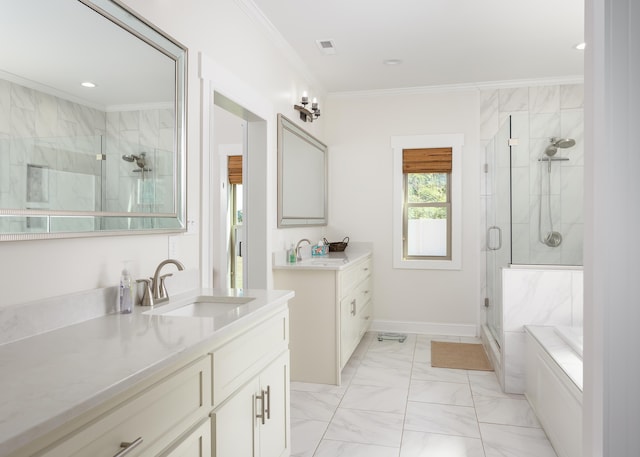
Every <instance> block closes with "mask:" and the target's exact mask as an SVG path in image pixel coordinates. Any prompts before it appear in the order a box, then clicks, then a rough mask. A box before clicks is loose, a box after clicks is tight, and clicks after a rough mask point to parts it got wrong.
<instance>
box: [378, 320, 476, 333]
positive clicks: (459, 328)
mask: <svg viewBox="0 0 640 457" xmlns="http://www.w3.org/2000/svg"><path fill="white" fill-rule="evenodd" d="M370 330H371V331H373V332H394V333H399V332H400V333H418V334H421V335H440V336H466V337H476V336H479V335H478V327H477V326H476V325H469V324H438V323H433V322H405V321H385V320H378V319H376V320H374V321H373V322H372V323H371V328H370Z"/></svg>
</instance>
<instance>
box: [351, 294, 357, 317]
mask: <svg viewBox="0 0 640 457" xmlns="http://www.w3.org/2000/svg"><path fill="white" fill-rule="evenodd" d="M351 315H352V316H355V315H356V299H355V298H354V299H353V301H352V302H351Z"/></svg>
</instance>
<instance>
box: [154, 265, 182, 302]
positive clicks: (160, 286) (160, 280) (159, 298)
mask: <svg viewBox="0 0 640 457" xmlns="http://www.w3.org/2000/svg"><path fill="white" fill-rule="evenodd" d="M168 263H172V264H174V265H175V266H176V267H178V270H180V271H182V270H184V265H182V263H180V262H179V261H177V260H175V259H167V260H163V261H162V262H160V264H159V265H158V267H157V268H156V271H155V273H154V274H153V278H152V281H151V290H152V296H153V302H154V303H163V302H166V301H168V300H169V294H168V293H167V289H166V287H165V286H164V279H165V278H166V277H167V276H171V274H167V275H163V276H160V270H162V267H164V266H165V265H166V264H168Z"/></svg>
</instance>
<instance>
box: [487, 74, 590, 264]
mask: <svg viewBox="0 0 640 457" xmlns="http://www.w3.org/2000/svg"><path fill="white" fill-rule="evenodd" d="M583 92H584V89H583V85H582V84H573V85H552V86H536V87H524V88H511V89H496V90H484V91H481V93H480V98H481V108H480V109H481V114H480V115H481V139H482V140H483V141H484V142H485V144H488V143H489V142H490V141H491V140H492V139H493V138H494V137H495V135H496V134H497V133H498V130H499V128H500V126H502V125H503V124H504V123H505V122H508V118H509V116H511V117H512V132H511V137H512V138H517V139H518V145H517V146H514V147H512V155H511V164H509V163H508V160H509V157H508V156H504V157H502V158H501V157H500V156H499V157H498V163H497V168H498V173H503V174H508V173H509V168H511V173H512V177H511V183H512V186H513V189H512V197H513V211H512V214H511V224H512V233H513V236H512V239H511V242H512V248H513V258H512V263H513V264H521V265H582V244H583V225H584V218H583V206H584V205H583V200H582V196H583V188H584V179H583V177H584V115H583V104H584V96H583ZM551 137H560V138H573V139H575V140H576V145H575V146H574V147H572V148H570V149H560V150H559V152H558V153H557V155H556V157H566V158H568V159H569V160H568V161H562V162H553V163H552V172H551V212H552V220H553V228H554V230H556V231H559V232H560V233H562V235H563V242H562V244H561V245H560V246H558V247H556V248H551V247H548V246H546V245H544V244H542V243H541V242H540V241H539V231H538V221H539V219H540V218H539V210H540V203H541V201H542V211H543V214H542V222H543V224H542V232H543V234H544V233H546V232H547V231H548V230H549V225H548V206H547V205H548V191H547V189H548V181H547V179H548V176H549V174H548V173H547V163H546V162H544V163H541V162H539V161H538V159H539V158H540V157H541V155H542V154H543V153H544V149H545V148H546V147H547V145H548V144H549V139H550V138H551ZM503 178H504V179H502V181H505V180H507V182H508V175H506V176H504V177H503ZM486 179H487V177H486V175H485V174H484V173H482V179H481V183H482V187H481V195H482V197H481V199H482V201H481V203H482V208H483V209H484V208H486V206H487V200H488V195H487V189H490V187H488V186H487V185H486ZM496 179H498V180H500V179H501V177H500V176H497V177H496ZM541 179H542V182H541ZM541 184H542V186H541ZM541 193H542V198H541ZM496 197H497V198H499V196H496ZM506 197H508V195H506ZM508 216H509V215H506V216H505V217H506V218H507V219H508ZM482 230H483V232H482V237H483V239H485V236H486V233H485V229H484V227H483V229H482ZM484 245H485V246H486V243H484Z"/></svg>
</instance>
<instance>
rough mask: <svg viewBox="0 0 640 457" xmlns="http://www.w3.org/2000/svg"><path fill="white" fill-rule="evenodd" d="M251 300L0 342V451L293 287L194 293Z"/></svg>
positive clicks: (199, 349)
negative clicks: (203, 312)
mask: <svg viewBox="0 0 640 457" xmlns="http://www.w3.org/2000/svg"><path fill="white" fill-rule="evenodd" d="M241 294H243V295H244V296H248V297H254V298H255V299H254V300H252V301H250V302H249V303H247V304H245V305H241V306H240V307H239V308H238V309H237V311H235V312H227V313H226V314H223V315H218V316H216V317H215V318H202V317H169V316H162V315H157V314H152V313H148V311H149V309H148V308H142V307H139V306H136V307H135V309H134V312H133V313H132V314H108V315H105V316H102V317H98V318H95V319H91V320H87V321H84V322H81V323H77V324H74V325H69V326H67V327H64V328H60V329H56V330H52V331H50V332H47V333H42V334H39V335H35V336H32V337H29V338H25V339H22V340H19V341H15V342H11V343H6V344H3V345H0V373H2V374H1V375H0V455H7V454H9V453H11V452H13V451H15V450H17V449H19V448H20V447H22V446H24V445H25V444H27V443H28V442H30V441H32V440H34V439H37V438H39V437H41V436H44V435H45V434H46V433H49V432H51V431H53V430H55V429H56V428H57V427H59V426H61V425H63V424H64V423H66V422H68V421H69V420H71V419H73V418H75V417H78V416H79V415H81V414H83V413H85V412H87V411H89V410H91V409H92V408H94V407H96V406H98V405H99V404H101V403H103V402H104V401H107V400H109V399H110V398H113V397H114V396H115V395H117V394H119V393H121V392H124V391H126V390H127V389H129V388H130V387H132V386H133V385H135V384H136V383H137V382H139V381H142V380H145V379H147V378H149V377H150V376H152V375H154V374H155V373H158V372H159V371H161V370H163V369H165V368H167V367H170V366H171V365H172V364H175V363H176V362H179V361H181V360H182V359H183V358H185V357H188V356H191V355H193V356H196V355H197V354H198V353H202V354H204V353H206V351H207V350H208V349H210V348H212V347H213V346H215V344H216V341H217V340H219V339H221V338H223V337H225V335H229V334H230V333H232V332H234V331H236V330H238V329H239V328H240V327H241V326H243V325H245V324H247V323H250V322H251V320H253V319H258V318H259V317H261V316H265V315H267V314H269V313H270V312H272V311H275V310H276V309H277V308H278V307H281V306H283V305H284V304H285V303H286V302H287V301H288V300H289V299H291V298H292V297H293V295H294V294H293V292H291V291H278V290H270V291H266V290H247V289H245V290H244V291H241V292H239V291H237V290H236V291H234V290H221V289H204V290H202V289H198V290H193V291H190V292H187V293H183V294H179V295H176V296H175V297H172V298H171V300H170V301H169V303H167V304H166V305H165V304H163V305H159V306H156V307H155V309H156V311H157V310H158V309H159V308H161V307H163V306H175V304H176V303H177V302H184V303H186V302H188V301H190V300H192V299H193V297H197V296H199V295H218V296H222V297H226V296H229V295H241Z"/></svg>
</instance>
